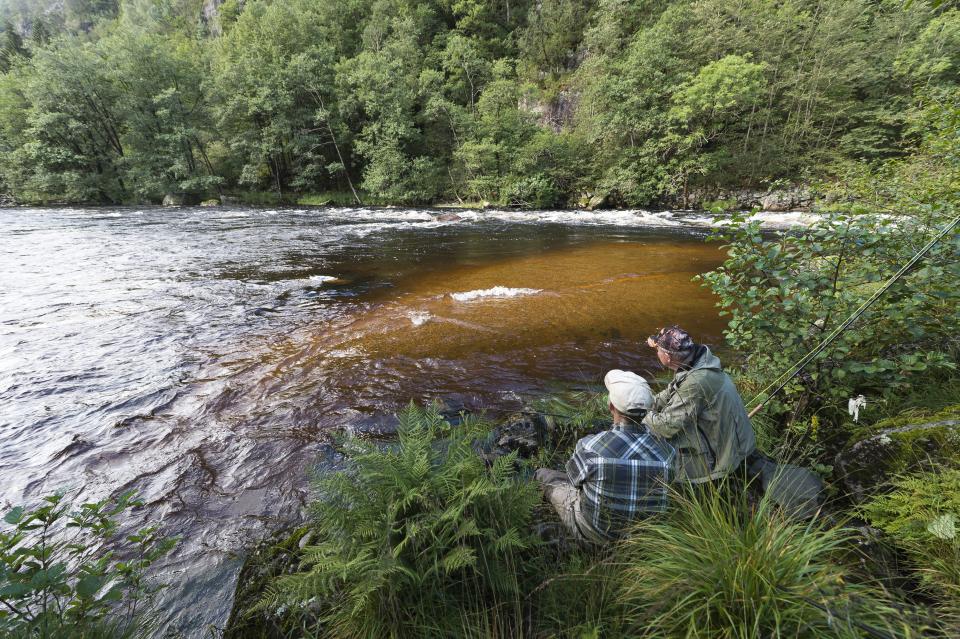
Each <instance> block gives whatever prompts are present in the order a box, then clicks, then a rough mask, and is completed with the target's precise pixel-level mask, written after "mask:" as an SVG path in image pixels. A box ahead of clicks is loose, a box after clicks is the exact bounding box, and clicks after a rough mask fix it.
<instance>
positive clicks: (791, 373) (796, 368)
mask: <svg viewBox="0 0 960 639" xmlns="http://www.w3.org/2000/svg"><path fill="white" fill-rule="evenodd" d="M958 223H960V215H958V216H957V217H955V218H954V219H953V221H952V222H950V224H948V225H947V226H946V228H944V229H943V230H942V231H940V233H938V234H937V236H936V237H934V238H933V239H932V240H930V241H929V242H928V243H927V245H926V246H924V247H923V248H922V249H920V252H919V253H917V254H916V255H914V256H913V258H912V259H911V260H910V261H909V262H907V263H906V264H905V265H904V266H903V268H901V269H900V270H899V271H897V272H896V273H895V274H894V275H893V277H891V278H890V279H889V280H887V282H886V283H885V284H884V285H883V286H882V287H880V288H879V289H878V290H877V291H876V292H875V293H874V294H873V295H871V296H870V298H869V299H868V300H867V301H865V302H864V303H863V304H861V305H860V308H858V309H857V310H855V311H854V312H853V313H852V314H851V315H850V317H848V318H847V319H846V320H844V322H843V323H842V324H840V325H839V326H838V327H837V328H835V329H834V330H833V331H832V332H831V333H830V334H829V335H827V337H826V338H825V339H824V340H823V341H822V342H820V344H818V345H817V347H816V348H814V349H813V350H812V351H810V352H809V353H807V354H806V355H805V356H804V357H802V358H801V359H800V360H799V361H798V362H797V363H795V364H794V365H793V366H791V367H790V368H789V369H787V371H786V372H785V373H783V374H782V375H780V377H778V378H777V379H775V380H774V381H773V382H772V383H771V384H770V385H769V386H767V387H766V388H764V389H763V390H762V391H760V392H759V393H757V396H756V397H754V398H753V399H752V400H750V402H748V404H752V403H754V402H756V401H757V400H758V399H760V398H761V397H763V395H764V394H766V393H767V391H769V390H770V389H771V388H773V387H774V386H777V384H779V386H777V387H776V389H775V390H774V391H773V392H772V393H770V394H769V395H767V397H766V398H765V399H764V400H763V401H762V402H760V403H759V404H758V405H757V406H756V407H755V408H754V409H753V410H751V411H750V413H749V417H753V416H754V415H756V414H757V413H759V412H760V409H762V408H763V407H764V406H765V405H766V404H767V402H769V401H770V400H771V399H773V398H774V397H775V396H776V395H777V393H779V392H780V391H781V390H783V388H784V387H785V386H786V385H787V384H788V383H790V380H792V379H793V378H794V377H796V376H797V375H799V374H800V371H802V370H803V369H804V368H806V366H807V364H809V363H810V362H811V361H813V358H815V357H816V356H817V355H819V354H820V353H822V352H823V350H824V349H825V348H826V347H827V346H829V345H830V344H831V343H833V341H834V340H835V339H837V337H839V336H840V334H841V333H843V332H844V331H845V330H846V329H847V328H849V327H850V325H851V324H853V323H854V322H855V321H857V320H858V319H859V318H860V316H861V315H863V314H864V312H865V311H866V310H867V309H868V308H870V306H871V305H872V304H873V303H874V302H876V301H877V300H878V299H880V297H881V296H882V295H883V294H884V293H886V292H887V291H888V290H889V289H890V287H892V286H893V285H894V284H896V283H897V281H898V280H899V279H900V278H901V277H903V276H904V275H905V274H906V273H907V272H908V271H909V270H910V269H912V268H913V267H914V266H915V265H916V264H917V263H918V262H919V261H920V260H922V259H923V257H924V256H925V255H926V254H927V253H929V252H930V249H932V248H933V247H934V246H936V245H937V243H939V242H940V240H942V239H943V238H944V237H945V236H946V235H947V233H949V232H950V231H951V230H953V228H954V227H955V226H956V225H957V224H958ZM784 376H786V379H783V378H784ZM781 379H782V380H783V381H782V382H781V381H780V380H781Z"/></svg>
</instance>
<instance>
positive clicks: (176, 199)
mask: <svg viewBox="0 0 960 639" xmlns="http://www.w3.org/2000/svg"><path fill="white" fill-rule="evenodd" d="M186 203H187V196H186V195H184V194H183V193H167V194H166V195H164V196H163V205H164V206H183V205H184V204H186Z"/></svg>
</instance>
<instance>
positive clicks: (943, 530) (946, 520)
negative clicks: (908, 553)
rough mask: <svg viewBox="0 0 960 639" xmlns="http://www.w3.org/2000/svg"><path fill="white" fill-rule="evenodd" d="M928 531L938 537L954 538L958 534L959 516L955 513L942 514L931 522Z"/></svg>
mask: <svg viewBox="0 0 960 639" xmlns="http://www.w3.org/2000/svg"><path fill="white" fill-rule="evenodd" d="M927 532H928V533H930V534H931V535H933V536H934V537H936V538H937V539H953V538H955V537H956V536H957V517H956V515H954V514H953V513H947V514H946V515H940V516H939V517H937V518H936V519H934V520H933V521H931V522H930V523H929V524H927Z"/></svg>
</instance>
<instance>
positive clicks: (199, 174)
mask: <svg viewBox="0 0 960 639" xmlns="http://www.w3.org/2000/svg"><path fill="white" fill-rule="evenodd" d="M952 4H953V3H950V2H945V3H940V4H939V5H934V4H933V3H906V4H905V3H903V2H901V1H900V0H883V1H881V2H874V1H870V0H818V1H817V2H807V1H801V0H786V1H782V2H773V1H772V0H747V1H744V2H738V3H730V2H725V1H723V0H695V1H693V0H691V1H685V2H661V1H657V0H642V1H636V0H543V1H538V2H532V1H530V0H498V1H496V2H480V1H478V0H344V1H342V2H326V1H324V0H292V1H290V2H271V1H269V0H245V1H241V0H228V1H227V2H225V3H224V4H222V5H220V6H219V7H218V8H217V9H216V10H215V11H211V9H212V8H213V7H214V6H215V5H214V3H201V2H199V1H198V0H122V1H121V2H119V3H114V2H113V1H112V0H89V1H87V0H84V1H80V0H73V1H70V2H67V3H65V4H64V5H63V6H62V8H60V9H59V10H56V8H54V10H52V11H46V10H45V9H46V7H43V6H37V5H33V4H31V3H25V2H24V3H20V2H18V1H17V0H5V2H3V3H0V17H4V18H6V20H7V22H6V23H5V24H4V26H3V32H2V38H0V180H2V183H3V187H4V189H5V190H6V191H7V192H8V193H9V194H10V195H12V196H14V197H16V198H17V199H20V200H23V201H67V200H69V201H100V202H119V201H158V200H159V199H160V198H161V197H162V196H163V195H164V194H166V193H183V194H186V195H187V196H188V197H193V198H202V197H207V196H210V195H217V194H219V193H221V192H223V191H224V190H226V191H228V192H230V191H232V192H238V191H258V190H270V191H272V192H273V193H274V194H275V197H282V198H286V199H290V200H293V199H297V198H298V197H299V195H300V194H310V193H318V192H346V193H350V192H351V191H352V190H353V189H354V188H356V189H357V190H358V191H360V192H361V195H362V196H363V197H367V198H370V199H371V200H372V201H380V202H382V201H389V202H397V203H401V202H433V201H438V200H453V199H459V200H463V201H474V202H475V201H490V202H497V203H502V204H511V205H516V206H523V207H550V206H562V205H571V204H577V203H587V202H588V201H590V200H591V199H593V201H594V203H595V204H597V203H603V202H608V203H610V204H620V205H645V204H650V203H657V202H660V203H678V202H681V201H682V202H687V203H690V204H697V203H702V202H703V201H706V200H709V199H711V198H715V196H716V195H718V194H721V193H724V192H729V191H731V190H735V189H742V188H754V189H766V188H769V187H771V186H775V185H777V184H782V183H784V181H786V182H791V181H792V182H797V181H805V180H807V179H810V178H813V177H828V178H829V177H835V176H837V175H838V174H839V173H840V172H841V171H842V167H843V166H845V164H846V163H847V162H849V161H851V160H861V159H862V160H867V161H877V160H882V159H888V158H895V157H900V156H902V155H903V154H904V153H906V152H908V151H909V150H910V149H911V148H912V147H913V145H914V144H915V142H916V140H917V139H918V135H917V133H918V132H917V131H916V130H915V129H913V128H911V126H910V119H909V118H910V113H911V110H912V108H913V107H914V105H916V104H918V103H920V102H921V101H923V100H925V99H926V98H927V97H928V96H931V95H940V94H944V93H950V92H955V91H956V90H957V86H958V77H960V76H958V73H960V67H958V65H960V54H958V53H957V52H958V51H960V11H958V10H957V9H955V8H951V5H952ZM351 197H353V196H352V195H351ZM354 199H355V198H354Z"/></svg>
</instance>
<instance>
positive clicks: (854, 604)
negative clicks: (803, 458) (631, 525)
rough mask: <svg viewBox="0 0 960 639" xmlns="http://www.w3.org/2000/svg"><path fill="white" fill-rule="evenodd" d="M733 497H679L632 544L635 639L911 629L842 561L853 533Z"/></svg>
mask: <svg viewBox="0 0 960 639" xmlns="http://www.w3.org/2000/svg"><path fill="white" fill-rule="evenodd" d="M725 492H727V491H720V490H713V491H709V492H706V493H705V494H703V495H700V496H699V497H697V498H694V497H692V496H689V495H682V494H677V493H675V494H674V495H673V499H674V500H675V501H676V507H675V508H673V509H672V511H671V512H670V514H669V515H668V516H666V517H663V518H654V519H649V520H646V521H642V522H641V523H640V524H639V525H638V527H637V528H636V530H635V532H634V534H633V535H632V536H631V537H630V538H629V539H628V540H627V541H626V542H625V543H624V545H623V549H622V554H621V556H620V560H621V561H622V562H624V563H626V565H627V566H628V568H627V570H626V572H625V575H624V577H625V578H624V597H625V599H626V605H627V606H628V609H629V613H628V616H629V617H630V619H631V621H632V623H633V627H634V632H633V636H637V635H640V636H656V637H710V638H734V637H736V638H743V639H746V638H748V637H751V638H752V637H823V636H834V637H859V636H861V634H862V632H861V631H860V630H859V629H858V628H857V627H856V626H855V623H865V624H869V625H871V626H874V627H878V628H885V629H886V632H892V631H894V630H896V631H897V632H898V633H899V632H904V633H905V632H906V630H905V629H904V628H900V629H895V628H893V627H891V626H892V624H894V623H896V622H897V616H896V614H894V610H893V609H892V608H891V607H890V606H888V605H886V604H885V603H884V602H883V600H882V599H881V598H880V597H878V596H877V595H876V594H875V593H874V592H873V591H872V590H871V589H870V588H868V587H866V586H862V585H856V584H853V583H850V582H849V581H848V578H849V576H850V571H849V570H847V569H845V568H844V567H843V566H841V565H839V564H837V563H835V562H834V557H835V556H836V555H838V554H839V552H840V551H841V550H842V549H843V547H844V546H845V545H846V544H847V542H848V541H849V539H848V535H847V534H846V533H844V532H843V531H841V530H840V529H836V528H832V529H831V528H825V527H823V526H821V525H819V524H817V523H815V522H813V523H799V522H796V521H791V520H790V519H788V518H787V517H786V516H785V515H783V514H782V513H780V512H778V511H776V510H775V509H774V508H773V506H772V505H771V504H770V503H769V502H768V501H767V500H765V499H764V500H761V501H760V503H759V504H758V505H757V506H756V507H755V508H753V509H750V508H747V505H746V503H745V499H742V500H741V499H728V498H727V497H725V496H724V493H725ZM730 492H731V494H732V493H733V492H734V491H730ZM738 494H741V493H738ZM827 610H829V612H827Z"/></svg>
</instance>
